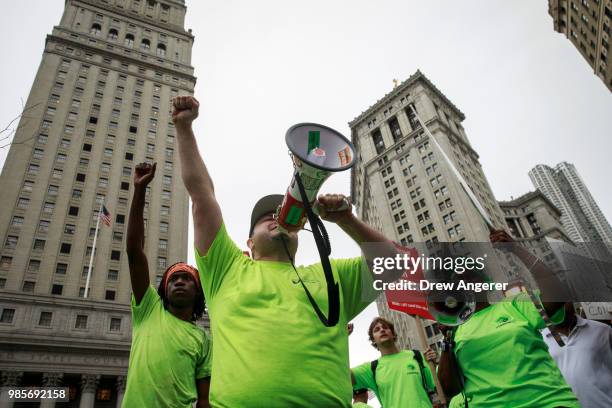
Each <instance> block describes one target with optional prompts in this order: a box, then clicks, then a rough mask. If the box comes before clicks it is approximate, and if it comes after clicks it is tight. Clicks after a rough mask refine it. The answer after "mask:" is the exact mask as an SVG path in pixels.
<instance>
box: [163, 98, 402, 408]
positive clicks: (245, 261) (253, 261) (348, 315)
mask: <svg viewBox="0 0 612 408" xmlns="http://www.w3.org/2000/svg"><path fill="white" fill-rule="evenodd" d="M173 104H174V112H173V121H174V124H175V127H176V130H177V143H178V150H179V156H180V162H181V174H182V177H183V181H184V183H185V187H186V188H187V191H188V192H189V195H190V197H191V200H192V202H193V221H194V237H195V251H196V262H197V265H198V269H199V271H200V278H201V280H202V286H203V288H204V293H205V295H206V299H207V305H208V311H209V315H210V318H211V333H212V335H213V337H214V339H215V352H214V355H213V372H214V373H215V375H214V376H213V377H212V383H211V390H210V400H211V405H212V406H214V407H231V408H234V407H241V408H242V407H267V408H273V407H283V408H284V407H303V406H306V407H345V408H348V407H349V406H350V403H351V383H350V373H349V367H348V364H349V360H348V333H347V330H346V324H347V322H348V321H350V320H351V319H352V318H353V317H355V316H356V315H357V314H359V312H361V311H362V310H363V309H364V308H365V307H366V306H367V305H368V304H369V303H370V302H371V301H372V300H374V298H375V295H376V294H375V293H372V294H369V293H367V292H373V291H372V287H371V284H370V285H369V290H368V285H367V284H365V285H362V274H364V275H366V274H367V275H368V276H369V272H368V269H367V266H366V265H365V262H363V261H362V259H361V258H360V257H359V258H354V259H339V260H338V259H332V260H330V264H331V270H332V272H333V277H334V281H335V282H337V284H338V287H339V305H340V313H339V321H338V324H336V325H334V326H331V327H327V326H324V325H323V324H322V323H321V321H320V320H319V317H317V314H315V312H314V310H313V306H312V304H311V302H310V300H309V297H308V296H307V294H306V292H305V290H304V287H303V286H302V283H303V284H304V286H305V287H307V289H308V291H309V293H310V295H311V297H312V300H313V302H316V304H317V305H319V306H320V307H321V309H322V310H321V312H322V313H324V314H325V313H328V311H327V310H325V309H327V308H326V307H325V306H324V305H326V304H327V300H328V298H327V290H326V280H325V278H324V273H323V270H322V266H321V264H314V265H310V266H296V267H295V269H294V267H293V262H292V261H293V259H294V256H295V253H296V251H297V246H298V240H297V234H296V233H290V234H288V235H285V234H281V232H280V231H279V229H278V224H277V222H276V220H275V219H274V213H275V210H276V208H277V207H278V205H279V204H281V201H282V196H281V195H272V196H266V197H264V198H262V199H261V200H260V201H259V202H258V203H257V204H256V206H255V208H254V209H253V212H252V214H251V228H250V231H249V239H248V241H247V245H248V247H249V249H250V251H251V253H252V256H253V258H249V257H248V256H246V255H245V254H243V252H242V251H241V250H240V248H239V247H238V246H237V245H236V244H235V243H234V242H233V241H232V240H231V238H230V237H229V235H228V233H227V230H226V227H225V224H224V222H223V218H222V215H221V209H220V207H219V204H218V203H217V200H216V198H215V193H214V188H213V183H212V180H211V178H210V176H209V174H208V171H207V169H206V167H205V165H204V162H203V161H202V158H201V157H200V155H199V152H198V147H197V144H196V141H195V136H194V134H193V130H192V127H191V124H192V121H193V120H194V119H195V118H196V117H197V116H198V107H199V104H198V102H197V101H196V100H195V98H193V97H178V98H175V99H174V100H173ZM227 170H228V171H230V170H233V171H237V170H238V169H235V168H234V169H231V168H228V169H227ZM344 200H345V197H344V196H340V195H327V196H322V197H319V199H318V201H319V204H320V216H321V218H322V219H324V220H327V221H330V222H334V223H336V224H337V225H338V226H339V227H340V228H341V229H342V230H343V231H345V232H346V233H347V234H348V235H349V236H350V237H351V238H352V239H353V240H354V241H356V242H357V243H358V244H360V243H364V242H381V243H388V241H387V240H386V239H385V237H384V236H382V235H381V234H380V233H378V232H377V231H375V230H373V229H372V228H370V227H369V226H367V225H366V224H365V223H363V222H362V221H360V220H359V219H358V218H357V217H355V216H354V215H353V214H352V211H351V209H350V208H348V209H346V210H342V211H339V210H338V209H339V208H341V205H342V203H343V202H344ZM334 210H335V211H334ZM389 246H391V245H389Z"/></svg>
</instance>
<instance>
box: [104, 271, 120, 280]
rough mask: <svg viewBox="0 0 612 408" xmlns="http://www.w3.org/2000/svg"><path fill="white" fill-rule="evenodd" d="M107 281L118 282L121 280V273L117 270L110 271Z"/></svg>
mask: <svg viewBox="0 0 612 408" xmlns="http://www.w3.org/2000/svg"><path fill="white" fill-rule="evenodd" d="M106 279H108V280H110V281H116V280H117V279H119V271H118V270H117V269H109V270H108V274H107V275H106Z"/></svg>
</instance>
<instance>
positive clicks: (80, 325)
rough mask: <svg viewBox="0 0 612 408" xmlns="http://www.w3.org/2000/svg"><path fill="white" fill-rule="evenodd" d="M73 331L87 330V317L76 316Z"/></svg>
mask: <svg viewBox="0 0 612 408" xmlns="http://www.w3.org/2000/svg"><path fill="white" fill-rule="evenodd" d="M74 328H75V329H86V328H87V315H77V317H76V322H75V324H74Z"/></svg>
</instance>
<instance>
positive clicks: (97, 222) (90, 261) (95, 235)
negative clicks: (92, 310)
mask: <svg viewBox="0 0 612 408" xmlns="http://www.w3.org/2000/svg"><path fill="white" fill-rule="evenodd" d="M103 206H104V199H102V202H101V203H100V209H99V210H98V217H97V218H98V220H97V221H96V233H95V234H94V241H93V247H92V248H91V255H90V256H89V267H88V268H87V280H86V281H85V294H84V296H83V297H84V298H87V295H88V294H89V280H90V278H91V265H92V263H93V258H94V254H95V252H96V241H97V240H98V228H100V213H101V212H102V207H103Z"/></svg>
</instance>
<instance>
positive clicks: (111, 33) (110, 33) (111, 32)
mask: <svg viewBox="0 0 612 408" xmlns="http://www.w3.org/2000/svg"><path fill="white" fill-rule="evenodd" d="M118 36H119V33H118V32H117V30H115V29H114V28H111V29H110V30H109V31H108V39H109V40H111V41H117V37H118Z"/></svg>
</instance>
